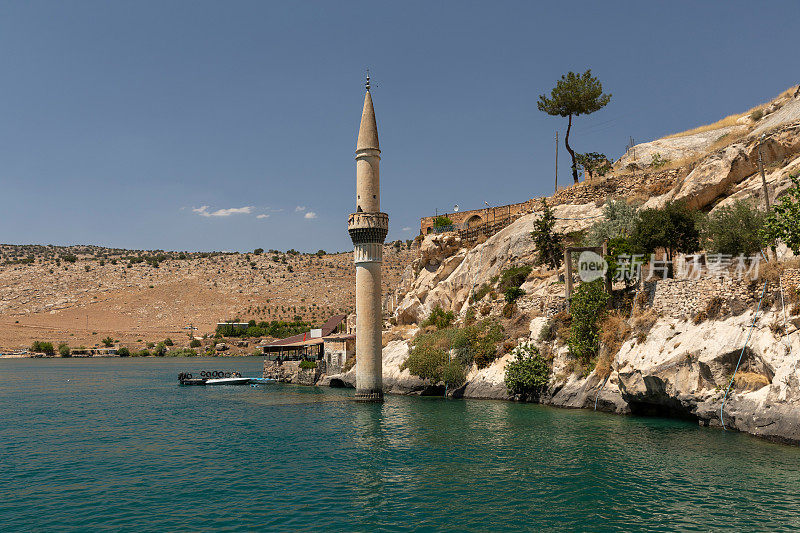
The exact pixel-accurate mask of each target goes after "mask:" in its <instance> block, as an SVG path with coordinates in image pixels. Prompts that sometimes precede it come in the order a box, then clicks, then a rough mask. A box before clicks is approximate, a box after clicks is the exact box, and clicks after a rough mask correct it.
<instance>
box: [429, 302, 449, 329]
mask: <svg viewBox="0 0 800 533" xmlns="http://www.w3.org/2000/svg"><path fill="white" fill-rule="evenodd" d="M454 319H455V314H454V313H453V312H452V311H447V312H445V311H444V310H443V309H442V308H441V307H440V306H438V305H437V306H436V307H434V308H433V311H431V314H430V315H428V318H427V319H425V320H424V321H423V322H422V324H420V325H421V326H422V327H427V326H436V329H445V328H447V327H449V326H450V324H451V323H452V322H453V320H454Z"/></svg>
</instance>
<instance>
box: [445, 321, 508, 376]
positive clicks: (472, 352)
mask: <svg viewBox="0 0 800 533" xmlns="http://www.w3.org/2000/svg"><path fill="white" fill-rule="evenodd" d="M503 338H504V337H503V326H501V325H500V323H499V322H497V320H494V319H486V320H482V321H480V322H475V323H473V324H469V325H466V326H464V327H463V328H459V329H454V330H452V334H451V337H450V347H451V348H452V349H453V350H454V354H455V356H456V357H457V358H458V360H459V361H460V362H461V364H462V365H464V366H467V367H468V366H471V365H472V363H475V364H476V365H477V367H478V368H486V367H487V366H489V365H490V364H492V363H493V362H494V360H495V359H497V345H498V343H500V342H502V341H503Z"/></svg>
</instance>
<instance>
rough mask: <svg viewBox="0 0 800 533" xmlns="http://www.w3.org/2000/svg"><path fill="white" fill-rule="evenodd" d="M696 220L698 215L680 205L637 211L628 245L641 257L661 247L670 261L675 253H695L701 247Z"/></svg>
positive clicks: (674, 203)
mask: <svg viewBox="0 0 800 533" xmlns="http://www.w3.org/2000/svg"><path fill="white" fill-rule="evenodd" d="M697 218H698V215H697V213H695V212H693V211H691V210H689V209H688V208H687V207H686V206H685V204H683V203H679V202H670V203H668V204H666V205H665V206H664V207H662V208H660V209H657V208H654V209H644V210H642V211H640V212H639V217H638V219H637V220H636V225H635V227H634V230H633V233H632V235H631V243H632V244H633V245H634V246H635V247H636V248H637V249H638V251H639V252H640V253H643V254H652V253H654V252H655V251H656V250H657V249H659V248H664V249H666V250H667V259H670V260H671V259H672V258H673V257H674V254H675V253H677V252H683V253H690V252H694V251H696V250H698V249H699V248H700V232H699V230H698V228H697Z"/></svg>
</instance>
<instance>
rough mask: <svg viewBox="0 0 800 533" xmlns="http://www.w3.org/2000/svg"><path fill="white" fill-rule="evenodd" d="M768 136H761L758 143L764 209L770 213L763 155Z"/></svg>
mask: <svg viewBox="0 0 800 533" xmlns="http://www.w3.org/2000/svg"><path fill="white" fill-rule="evenodd" d="M766 136H767V135H766V134H761V139H759V141H758V171H759V172H761V189H762V190H763V192H764V209H765V210H766V212H767V213H769V190H768V189H767V178H766V177H765V176H764V160H763V157H762V155H761V145H762V144H763V143H764V139H765V138H766Z"/></svg>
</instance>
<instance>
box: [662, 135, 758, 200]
mask: <svg viewBox="0 0 800 533" xmlns="http://www.w3.org/2000/svg"><path fill="white" fill-rule="evenodd" d="M757 169H758V167H757V159H753V158H751V157H750V154H749V153H748V152H747V151H746V150H745V146H744V145H743V144H733V145H731V146H729V147H727V148H726V149H725V150H724V151H722V152H718V153H716V154H713V155H711V156H709V157H707V158H706V159H705V160H703V162H702V163H700V165H698V166H697V167H696V168H695V169H694V170H693V171H692V172H690V173H689V175H688V176H686V179H685V180H684V182H683V184H682V185H681V186H680V188H679V189H678V190H677V191H676V192H675V194H674V196H673V198H672V199H673V200H676V201H684V202H686V204H687V205H688V206H689V207H690V208H692V209H700V208H702V207H705V206H706V205H708V204H710V203H711V202H712V201H714V200H715V199H716V198H718V197H719V196H721V195H722V194H723V193H725V192H726V191H728V190H729V189H730V188H731V187H732V186H733V185H735V184H737V183H739V182H740V181H742V180H743V179H744V178H746V177H747V176H749V175H750V174H752V173H754V172H755V171H756V170H757Z"/></svg>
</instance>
